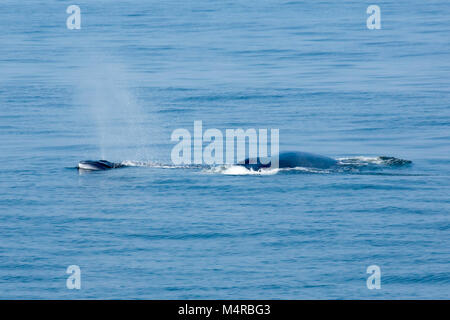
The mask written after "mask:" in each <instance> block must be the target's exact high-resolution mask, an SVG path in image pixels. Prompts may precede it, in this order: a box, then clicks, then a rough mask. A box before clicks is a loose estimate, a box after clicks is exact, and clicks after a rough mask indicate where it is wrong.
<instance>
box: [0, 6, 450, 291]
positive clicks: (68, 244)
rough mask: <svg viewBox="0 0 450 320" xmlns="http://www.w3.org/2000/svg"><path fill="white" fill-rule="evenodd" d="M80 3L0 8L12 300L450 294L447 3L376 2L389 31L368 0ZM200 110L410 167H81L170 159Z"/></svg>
mask: <svg viewBox="0 0 450 320" xmlns="http://www.w3.org/2000/svg"><path fill="white" fill-rule="evenodd" d="M70 4H72V3H69V2H67V1H54V0H53V1H27V2H26V3H23V4H22V3H20V2H17V1H12V0H2V2H1V5H0V27H1V28H0V44H1V45H0V298H3V299H5V298H13V299H17V298H30V299H37V298H44V299H50V298H56V299H59V298H68V299H79V298H138V299H142V298H150V299H155V298H168V299H179V298H194V299H196V298H211V299H213V298H215V299H219V298H236V299H240V298H268V299H272V298H274V299H276V298H285V299H287V298H289V299H305V298H319V299H325V298H332V299H336V298H337V299H346V298H357V299H359V298H369V299H371V298H375V299H387V298H394V299H398V298H425V299H428V298H438V299H442V298H446V299H449V298H450V267H449V260H450V252H449V248H450V220H449V214H450V212H449V211H450V210H449V208H450V206H449V202H450V201H449V194H450V186H449V177H450V169H449V165H450V159H449V151H450V143H449V141H450V136H449V132H450V131H449V125H450V111H449V105H450V90H449V89H450V78H449V72H450V51H449V50H450V44H449V36H448V35H449V32H450V23H449V17H450V3H449V2H448V1H425V2H424V1H409V2H408V4H406V3H405V2H402V1H378V2H377V3H376V4H378V5H379V6H380V7H381V18H382V20H381V23H382V29H381V30H368V29H367V28H366V18H367V16H368V15H367V14H366V8H367V6H368V5H369V4H373V3H372V2H365V1H345V2H337V1H258V2H254V3H253V2H252V3H250V2H249V1H222V0H221V1H146V2H145V3H144V2H143V1H121V3H117V2H115V1H95V2H94V1H77V2H76V4H78V5H79V6H80V7H81V16H82V25H81V27H82V29H81V30H68V29H67V28H66V18H67V17H68V14H66V12H65V11H66V8H67V6H68V5H70ZM194 120H202V121H203V126H204V128H205V129H206V128H219V129H225V128H279V129H280V148H281V149H282V150H301V151H309V152H315V153H319V154H324V155H327V156H330V157H334V158H342V157H358V156H364V157H377V156H380V155H387V156H394V157H399V158H402V159H408V160H411V161H413V164H412V165H411V166H405V167H383V168H379V169H376V170H369V171H364V172H362V171H361V172H360V171H355V172H345V173H342V172H318V173H312V172H304V171H292V172H279V173H278V174H272V175H227V174H224V173H225V172H223V171H220V170H218V171H212V170H202V169H173V168H172V169H170V168H161V167H155V166H144V167H128V168H123V169H118V170H111V171H107V172H96V173H90V174H81V173H79V172H78V171H77V170H76V169H74V167H75V166H76V164H77V163H78V161H80V160H85V159H100V158H106V159H108V160H111V161H124V160H133V161H147V162H149V163H160V164H170V151H171V149H172V147H173V146H174V143H173V142H171V141H170V135H171V133H172V131H173V130H175V129H176V128H186V129H189V130H190V131H191V132H192V131H193V122H194ZM73 264H75V265H79V266H80V268H81V272H82V289H81V290H68V289H67V288H66V279H67V277H68V275H67V274H66V273H65V271H66V268H67V267H68V266H69V265H73ZM369 265H378V266H379V267H380V268H381V273H382V278H381V286H382V287H381V290H368V289H367V287H366V279H367V277H368V274H366V268H367V267H368V266H369Z"/></svg>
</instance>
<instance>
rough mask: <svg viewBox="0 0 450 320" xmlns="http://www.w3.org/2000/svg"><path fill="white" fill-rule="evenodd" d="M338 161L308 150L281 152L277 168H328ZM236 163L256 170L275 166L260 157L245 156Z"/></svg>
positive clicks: (335, 164)
mask: <svg viewBox="0 0 450 320" xmlns="http://www.w3.org/2000/svg"><path fill="white" fill-rule="evenodd" d="M337 164H338V162H337V161H336V160H335V159H332V158H329V157H325V156H321V155H318V154H313V153H308V152H298V151H291V152H281V153H280V154H279V155H278V168H297V167H304V168H317V169H330V168H333V167H335V166H337ZM238 165H240V166H244V167H245V168H247V169H249V170H254V171H258V170H260V169H262V168H270V167H274V168H276V167H277V165H276V163H274V164H273V166H272V161H270V160H267V159H261V158H259V157H258V158H247V159H245V160H244V161H242V162H239V163H238Z"/></svg>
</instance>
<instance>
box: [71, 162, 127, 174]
mask: <svg viewBox="0 0 450 320" xmlns="http://www.w3.org/2000/svg"><path fill="white" fill-rule="evenodd" d="M77 167H78V169H80V170H87V171H98V170H109V169H115V168H121V167H124V165H123V164H121V163H115V162H109V161H107V160H84V161H80V162H78V166H77Z"/></svg>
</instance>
